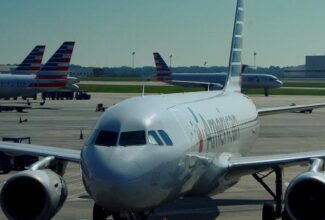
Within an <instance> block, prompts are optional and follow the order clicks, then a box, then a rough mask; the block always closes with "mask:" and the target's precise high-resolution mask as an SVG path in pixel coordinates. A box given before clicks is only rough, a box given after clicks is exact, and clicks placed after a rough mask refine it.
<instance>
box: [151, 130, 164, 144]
mask: <svg viewBox="0 0 325 220" xmlns="http://www.w3.org/2000/svg"><path fill="white" fill-rule="evenodd" d="M148 142H149V144H154V145H164V143H163V142H162V141H161V140H160V138H159V136H158V134H157V133H156V132H155V131H148Z"/></svg>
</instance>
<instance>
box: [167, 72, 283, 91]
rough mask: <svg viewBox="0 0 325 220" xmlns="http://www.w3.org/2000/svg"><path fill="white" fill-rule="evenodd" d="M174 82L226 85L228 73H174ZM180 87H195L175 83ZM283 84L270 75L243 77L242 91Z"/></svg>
mask: <svg viewBox="0 0 325 220" xmlns="http://www.w3.org/2000/svg"><path fill="white" fill-rule="evenodd" d="M171 78H172V80H179V81H196V82H206V83H219V84H221V85H224V84H225V82H226V79H227V74H226V73H205V74H202V73H174V74H172V75H171ZM173 84H176V85H179V86H189V85H190V86H193V84H188V83H182V82H173ZM281 86H282V82H281V81H280V80H279V79H278V78H276V77H275V76H272V75H269V74H249V73H247V74H246V73H245V74H243V75H242V89H253V88H254V89H257V88H261V89H275V88H280V87H281Z"/></svg>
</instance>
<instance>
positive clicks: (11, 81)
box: [0, 42, 74, 98]
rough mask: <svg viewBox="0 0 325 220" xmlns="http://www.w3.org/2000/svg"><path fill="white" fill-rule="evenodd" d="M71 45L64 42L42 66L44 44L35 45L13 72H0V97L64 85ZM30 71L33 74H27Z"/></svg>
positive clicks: (72, 43)
mask: <svg viewBox="0 0 325 220" xmlns="http://www.w3.org/2000/svg"><path fill="white" fill-rule="evenodd" d="M73 47H74V42H64V43H63V44H62V45H61V46H60V48H59V49H58V50H57V51H56V52H55V53H54V55H53V56H52V57H51V58H50V59H49V61H48V62H47V63H46V64H45V65H44V66H43V67H42V68H41V63H42V57H43V53H44V49H45V46H37V47H35V49H34V50H33V51H32V52H31V54H29V55H28V56H27V58H26V59H25V60H24V61H23V63H22V64H20V65H19V66H18V67H17V69H16V70H15V74H0V98H10V97H18V96H29V95H33V94H36V93H38V92H41V91H46V90H48V89H53V88H62V87H65V86H66V84H67V74H68V68H69V64H70V60H71V56H72V52H73ZM17 72H18V73H20V74H17ZM30 72H33V74H27V73H30ZM23 73H24V74H23Z"/></svg>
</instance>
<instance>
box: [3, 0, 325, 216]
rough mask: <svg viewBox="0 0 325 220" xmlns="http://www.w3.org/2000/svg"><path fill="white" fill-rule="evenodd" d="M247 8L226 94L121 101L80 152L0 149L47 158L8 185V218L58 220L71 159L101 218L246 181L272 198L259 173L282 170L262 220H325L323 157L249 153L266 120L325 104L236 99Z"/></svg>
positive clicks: (237, 31)
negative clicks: (290, 171)
mask: <svg viewBox="0 0 325 220" xmlns="http://www.w3.org/2000/svg"><path fill="white" fill-rule="evenodd" d="M243 3H244V0H237V6H236V16H235V24H234V32H233V38H232V39H233V40H232V44H231V55H230V61H229V73H228V79H227V84H226V86H225V87H224V88H223V90H221V91H203V92H194V93H185V94H183V93H182V94H169V95H150V96H141V97H136V98H131V99H127V100H125V101H122V102H120V103H118V104H116V105H114V106H112V107H111V108H109V109H107V110H106V112H105V113H104V114H103V115H102V117H101V118H100V119H99V121H98V123H97V125H96V127H95V129H94V130H93V132H92V134H91V135H90V137H89V138H88V140H87V141H86V142H85V144H84V147H83V148H82V150H72V149H62V148H58V147H47V146H37V145H24V144H14V143H6V142H0V150H1V151H4V152H8V153H23V154H30V155H35V156H42V157H44V158H43V159H41V160H39V161H38V162H36V163H35V164H33V165H32V166H31V167H30V168H29V169H28V170H26V171H23V172H19V173H17V174H15V175H13V176H12V177H10V178H9V179H8V180H7V181H6V182H5V183H4V185H3V187H2V189H1V194H0V202H1V207H2V210H3V212H4V214H5V215H6V216H7V217H8V218H9V219H50V218H51V217H53V216H54V215H55V214H56V213H57V212H58V211H59V209H60V208H61V207H62V205H63V203H64V201H65V199H66V197H67V188H66V184H65V182H64V178H63V174H64V168H65V165H66V163H67V162H74V163H80V165H81V175H82V180H83V184H84V186H85V189H86V190H87V192H88V193H89V196H90V197H91V198H92V199H93V200H94V203H95V205H94V208H93V219H96V220H99V219H106V217H108V216H109V215H112V216H113V218H114V219H122V217H123V216H124V217H128V218H129V219H146V218H147V217H148V216H149V215H150V213H152V212H151V211H152V210H154V209H155V208H156V207H159V206H161V205H163V204H165V203H168V202H171V201H174V200H175V199H177V198H178V197H180V196H186V195H214V194H217V193H222V192H223V191H225V190H226V189H228V188H230V187H232V186H233V185H235V184H236V183H237V182H238V181H240V178H241V177H242V176H245V175H250V174H253V176H255V177H256V179H257V180H258V181H259V182H261V183H262V185H263V186H264V187H265V188H266V189H267V190H268V191H270V189H269V188H268V187H267V185H266V183H264V181H263V178H262V177H259V176H258V175H257V173H258V172H261V171H264V170H273V171H274V172H275V173H276V192H275V193H274V204H272V205H265V206H264V208H263V219H264V220H266V219H276V218H279V217H281V216H282V215H284V216H285V217H284V218H287V219H290V218H291V219H324V218H325V212H324V210H323V204H324V198H325V196H324V192H325V175H324V174H323V173H322V172H321V170H322V168H323V159H324V158H325V150H321V151H310V152H303V153H290V154H279V155H264V156H248V155H249V151H250V148H251V147H252V145H253V143H254V141H255V140H256V138H257V137H258V133H259V124H260V121H259V118H260V117H261V116H264V115H269V114H277V113H281V112H291V111H296V110H303V109H306V108H308V109H310V108H320V107H325V103H322V104H314V105H300V106H286V107H277V108H266V109H256V106H255V105H254V103H253V102H252V101H251V99H250V98H249V97H247V96H245V95H243V94H241V93H240V69H241V55H242V42H243V37H242V36H243V24H244V4H243ZM306 163H307V164H309V165H310V168H309V171H307V172H304V173H301V174H299V175H298V176H297V177H295V178H294V179H293V180H292V181H291V183H290V185H289V186H288V188H287V191H286V193H285V196H284V198H283V195H282V188H281V187H282V179H281V178H282V173H281V171H282V169H283V168H285V167H288V166H293V165H299V164H306ZM247 196H249V195H247ZM283 202H284V204H285V205H284V209H283V207H282V203H283ZM274 206H275V207H274ZM301 207H303V208H301Z"/></svg>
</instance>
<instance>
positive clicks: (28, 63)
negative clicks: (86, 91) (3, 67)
mask: <svg viewBox="0 0 325 220" xmlns="http://www.w3.org/2000/svg"><path fill="white" fill-rule="evenodd" d="M44 50H45V46H43V45H38V46H36V47H35V48H34V49H33V50H32V51H31V53H30V54H29V55H28V56H27V57H26V58H25V60H24V61H23V62H22V63H21V64H19V65H18V66H17V68H16V69H15V70H14V71H12V72H11V74H18V75H24V74H35V73H37V72H38V71H40V70H41V67H42V59H43V54H44ZM79 82H80V80H79V79H78V78H76V77H71V76H67V84H66V86H65V88H62V89H68V90H73V91H78V90H79V86H78V85H77V83H79ZM35 95H36V92H35Z"/></svg>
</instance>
